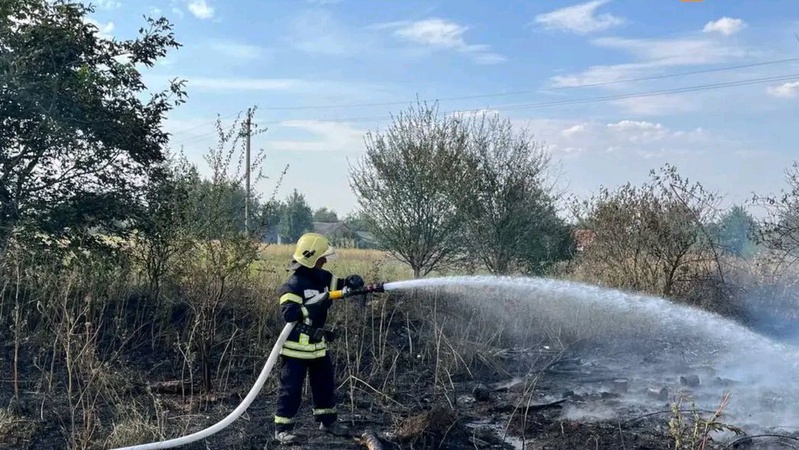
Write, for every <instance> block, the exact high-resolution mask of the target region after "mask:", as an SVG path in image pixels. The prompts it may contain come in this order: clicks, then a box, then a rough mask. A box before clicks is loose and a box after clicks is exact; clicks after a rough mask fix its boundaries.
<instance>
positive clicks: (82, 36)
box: [0, 0, 184, 252]
mask: <svg viewBox="0 0 799 450" xmlns="http://www.w3.org/2000/svg"><path fill="white" fill-rule="evenodd" d="M93 11H94V10H93V8H92V7H87V6H84V5H81V4H77V3H72V2H70V1H68V0H59V1H55V2H51V1H46V0H10V1H5V2H3V3H2V6H0V47H2V53H0V77H1V78H0V117H2V125H1V126H0V252H2V250H3V249H4V248H5V246H6V245H7V243H8V242H9V239H10V238H11V237H12V235H14V236H16V237H17V238H18V239H24V238H25V237H26V236H27V237H32V236H34V235H35V233H36V232H37V231H39V230H44V231H46V232H48V233H49V234H51V235H66V234H68V232H75V231H80V230H85V229H87V228H89V227H92V226H102V227H105V228H106V229H110V228H113V225H114V224H115V223H119V221H120V220H121V219H125V218H126V217H127V215H128V213H129V212H130V211H131V208H130V204H129V202H130V200H131V196H130V193H131V192H136V191H137V190H138V189H140V188H141V186H142V185H143V183H144V182H145V181H146V180H145V179H146V175H147V171H146V169H147V167H149V166H150V165H152V164H154V163H158V162H161V161H163V160H164V153H163V149H164V146H165V144H166V143H167V140H168V134H167V133H166V132H165V131H163V130H162V127H161V122H162V120H163V118H164V117H165V115H166V113H168V112H169V111H170V110H171V109H172V108H173V107H174V106H176V105H178V104H180V103H182V102H183V99H184V91H183V83H182V82H172V83H171V85H170V87H169V88H168V89H167V90H165V91H163V92H158V93H154V94H151V95H150V96H149V99H145V98H144V97H145V94H146V86H145V85H144V83H143V82H142V79H141V74H140V73H139V70H138V67H140V66H145V67H152V66H153V65H154V64H155V62H156V60H157V59H159V58H162V57H164V56H165V55H166V54H167V51H168V50H169V49H170V48H177V47H179V46H180V44H178V43H177V42H176V41H175V39H174V37H173V34H172V32H171V25H170V24H169V23H168V22H167V20H166V19H165V18H160V19H157V20H154V19H147V20H146V21H147V26H146V27H145V28H142V30H141V36H140V37H139V38H138V39H135V40H108V39H105V38H103V37H101V36H100V35H99V33H98V30H97V28H96V27H95V26H94V25H91V24H88V23H86V20H85V17H86V15H87V14H88V13H91V12H93Z"/></svg>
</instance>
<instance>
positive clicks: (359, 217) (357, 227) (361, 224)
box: [344, 211, 369, 231]
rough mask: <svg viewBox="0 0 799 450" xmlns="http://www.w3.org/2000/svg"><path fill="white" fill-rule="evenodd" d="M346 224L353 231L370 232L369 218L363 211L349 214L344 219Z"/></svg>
mask: <svg viewBox="0 0 799 450" xmlns="http://www.w3.org/2000/svg"><path fill="white" fill-rule="evenodd" d="M344 223H345V224H346V225H347V226H348V227H349V228H350V230H352V231H369V218H368V217H366V215H365V214H364V213H363V211H355V212H351V213H349V214H347V217H345V218H344Z"/></svg>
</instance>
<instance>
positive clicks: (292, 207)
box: [280, 189, 313, 242]
mask: <svg viewBox="0 0 799 450" xmlns="http://www.w3.org/2000/svg"><path fill="white" fill-rule="evenodd" d="M280 228H281V231H280V235H281V236H282V237H284V238H286V239H287V240H289V241H292V242H296V241H297V240H298V239H299V238H300V236H302V235H303V234H304V233H306V232H308V231H311V230H312V229H313V213H312V212H311V207H310V206H308V203H307V202H306V201H305V196H304V195H302V194H300V193H299V192H297V190H296V189H294V192H292V193H291V194H290V195H289V196H288V198H287V199H286V205H285V207H284V209H283V217H282V218H281V220H280Z"/></svg>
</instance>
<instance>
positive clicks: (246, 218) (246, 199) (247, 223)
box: [244, 109, 252, 235]
mask: <svg viewBox="0 0 799 450" xmlns="http://www.w3.org/2000/svg"><path fill="white" fill-rule="evenodd" d="M251 138H252V110H251V109H248V110H247V140H246V141H245V144H244V146H245V150H244V151H245V156H244V165H245V166H246V167H245V169H244V170H245V173H246V180H247V181H246V188H245V190H246V193H245V195H244V233H245V234H247V235H249V234H250V140H251Z"/></svg>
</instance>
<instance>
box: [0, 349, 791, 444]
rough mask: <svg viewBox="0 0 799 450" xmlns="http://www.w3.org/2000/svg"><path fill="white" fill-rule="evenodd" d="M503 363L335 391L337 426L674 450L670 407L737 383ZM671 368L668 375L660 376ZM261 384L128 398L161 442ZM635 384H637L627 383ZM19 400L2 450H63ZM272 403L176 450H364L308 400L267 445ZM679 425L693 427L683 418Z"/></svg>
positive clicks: (533, 352) (649, 371) (264, 395)
mask: <svg viewBox="0 0 799 450" xmlns="http://www.w3.org/2000/svg"><path fill="white" fill-rule="evenodd" d="M502 353H503V354H502V355H499V356H500V357H502V358H504V360H505V362H506V363H507V366H508V367H515V369H514V370H513V373H511V376H510V377H509V376H508V374H507V373H503V374H499V373H486V374H484V375H479V376H477V377H476V379H470V380H453V381H452V382H451V383H447V386H446V390H443V389H440V386H439V389H436V388H435V386H433V383H432V381H431V380H433V379H434V373H433V371H432V369H431V368H430V367H425V366H420V367H416V368H413V369H412V370H408V371H407V372H408V373H413V374H414V378H413V379H407V380H396V381H394V382H392V383H391V385H392V386H393V388H391V389H388V390H384V391H383V392H377V390H374V389H372V388H370V387H369V386H367V385H365V384H363V383H353V384H352V392H353V395H352V401H350V400H349V396H348V393H349V391H350V384H349V383H347V382H346V380H342V384H341V387H340V391H339V392H340V394H339V397H341V398H347V400H346V401H345V402H342V403H340V404H339V411H340V415H341V419H342V420H343V421H344V422H345V423H347V424H348V425H350V426H351V427H352V428H353V431H354V432H355V433H356V435H360V433H363V432H364V431H370V432H372V433H373V435H374V436H376V437H377V438H378V439H379V441H380V443H381V445H382V448H384V449H427V448H435V449H441V450H448V449H464V448H470V449H509V450H510V449H522V448H524V449H541V450H543V449H547V450H560V449H564V450H565V449H651V450H659V449H672V448H675V447H674V440H673V438H671V437H670V433H669V419H671V418H672V417H673V414H672V413H671V412H670V407H669V405H670V403H671V402H672V401H673V400H674V399H675V398H677V397H678V396H680V395H683V394H689V395H692V396H693V397H692V398H708V399H711V400H712V401H714V402H718V400H719V399H720V395H721V394H722V393H723V392H725V391H726V390H728V389H730V387H731V386H734V385H735V383H736V380H731V379H725V378H723V377H720V376H717V375H716V374H715V373H714V370H713V368H712V367H708V366H703V365H701V364H691V363H690V361H687V360H686V358H684V357H683V358H680V359H672V358H667V357H665V356H663V355H657V356H653V355H644V356H637V355H631V354H625V353H617V354H612V353H611V354H605V356H595V357H591V358H588V357H586V354H591V352H586V351H582V352H580V353H579V354H577V353H571V354H562V353H554V352H552V351H550V350H549V349H548V348H533V349H507V350H505V351H504V352H502ZM580 355H582V356H580ZM664 360H665V363H664ZM5 363H6V360H4V361H3V364H5ZM153 363H155V362H153ZM260 364H263V362H260ZM667 367H671V368H672V369H673V370H664V368H667ZM257 372H258V371H257V370H256V375H254V376H252V377H242V378H241V379H239V380H237V382H236V383H235V384H234V385H235V386H236V387H235V388H231V389H229V390H226V391H223V392H219V393H217V394H215V395H213V396H212V397H207V398H206V399H205V400H206V401H205V403H204V404H203V405H202V406H201V407H197V406H196V405H195V406H194V407H192V406H190V405H188V404H187V401H184V400H183V397H181V395H180V394H179V393H168V392H163V390H162V392H160V393H153V389H147V388H141V387H139V388H136V387H133V388H130V389H129V391H128V392H127V393H126V395H130V396H133V397H135V396H138V398H140V399H141V401H142V404H146V403H147V401H148V399H150V400H152V399H153V398H157V399H158V402H159V403H160V404H161V406H162V408H163V410H164V411H166V413H165V414H164V415H163V416H162V419H163V422H164V424H165V428H166V429H167V434H168V435H167V436H166V438H173V437H177V436H182V435H186V434H189V433H192V432H196V431H199V430H201V429H204V428H206V427H208V426H211V425H213V424H214V423H216V422H217V421H219V420H221V419H222V418H224V417H225V416H226V415H227V414H229V413H230V412H231V411H232V410H233V409H234V408H235V407H236V406H237V405H238V404H239V403H240V401H241V400H242V399H243V398H244V396H246V394H247V392H248V391H249V389H250V387H251V384H252V382H253V381H254V380H255V378H256V376H257ZM633 372H634V373H635V375H634V376H630V374H631V373H633ZM4 381H7V380H4ZM134 384H135V383H134ZM0 388H1V389H2V390H1V391H0V400H2V401H3V402H4V403H5V402H7V400H8V399H9V394H10V392H9V389H8V388H9V384H8V383H2V385H1V386H0ZM22 389H23V394H26V395H25V398H26V401H23V402H21V403H19V404H15V405H14V406H13V409H14V410H15V411H16V412H17V414H18V416H20V417H24V420H21V421H16V422H14V423H12V424H11V425H10V426H8V425H7V426H6V427H5V428H4V430H5V433H4V434H3V435H2V436H0V448H3V449H6V448H9V449H10V448H13V449H20V450H28V449H60V448H66V445H65V438H64V434H63V433H62V431H61V430H62V429H63V427H65V426H67V425H68V424H67V423H64V419H61V420H60V421H59V420H56V419H54V418H53V417H56V416H58V417H62V418H63V417H66V415H65V414H61V415H53V414H52V411H50V412H48V411H41V410H40V409H39V407H40V404H41V402H42V399H41V398H40V397H39V398H37V395H36V394H34V392H35V389H36V386H30V385H25V384H24V383H23V386H22ZM703 396H704V397H703ZM275 397H276V394H275V385H274V382H269V383H267V386H265V387H264V389H263V390H262V391H261V393H260V394H259V396H258V398H257V399H256V400H255V401H254V402H253V403H252V405H251V406H250V407H249V408H248V410H247V411H246V412H245V413H244V414H243V415H242V417H240V418H239V419H238V420H236V421H235V422H234V423H233V424H231V425H230V426H228V427H227V428H226V429H224V430H222V431H220V432H219V433H217V434H215V435H214V436H212V437H210V438H208V439H206V440H204V441H199V442H195V443H193V444H189V445H185V446H182V447H180V448H183V449H186V450H200V449H242V450H243V449H263V448H267V449H278V448H286V449H357V448H361V449H363V448H366V446H365V445H364V443H363V442H362V441H361V440H360V439H359V438H358V436H356V437H354V438H351V439H348V438H337V437H330V436H326V435H323V434H322V433H321V432H319V431H318V430H316V429H315V427H314V426H313V423H312V419H311V414H310V407H309V403H310V398H309V397H307V395H306V398H305V401H304V404H303V407H302V409H301V413H300V417H299V419H300V425H299V431H300V432H301V433H302V434H303V435H304V438H305V440H304V442H303V443H302V444H301V445H295V446H280V445H278V444H277V443H276V442H275V441H273V440H272V439H271V437H272V435H273V433H274V427H273V424H272V414H273V411H274V401H275ZM124 398H127V397H124ZM150 403H152V401H150ZM684 408H689V405H686V406H684ZM702 414H703V416H708V415H709V413H708V412H703V413H702ZM685 415H686V416H690V412H687V411H686V412H685ZM725 420H727V419H725V418H722V419H721V420H720V422H725ZM732 424H733V425H734V424H735V422H734V421H733V422H732ZM106 425H107V424H106ZM775 434H776V433H775ZM779 434H782V435H785V432H781V433H779ZM736 439H737V441H736ZM797 439H799V433H797V434H795V435H793V436H790V435H789V436H788V437H785V438H783V439H778V438H775V437H762V438H756V439H751V440H749V441H747V440H742V439H741V438H740V437H736V436H732V437H730V436H727V437H726V441H725V442H717V443H714V444H712V445H710V446H708V447H707V448H731V449H732V448H734V449H749V448H758V449H762V448H774V449H780V448H799V445H797V444H799V441H797ZM140 443H144V442H140ZM100 448H102V447H100ZM106 448H110V447H106ZM685 448H692V447H685ZM696 448H698V447H696Z"/></svg>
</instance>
